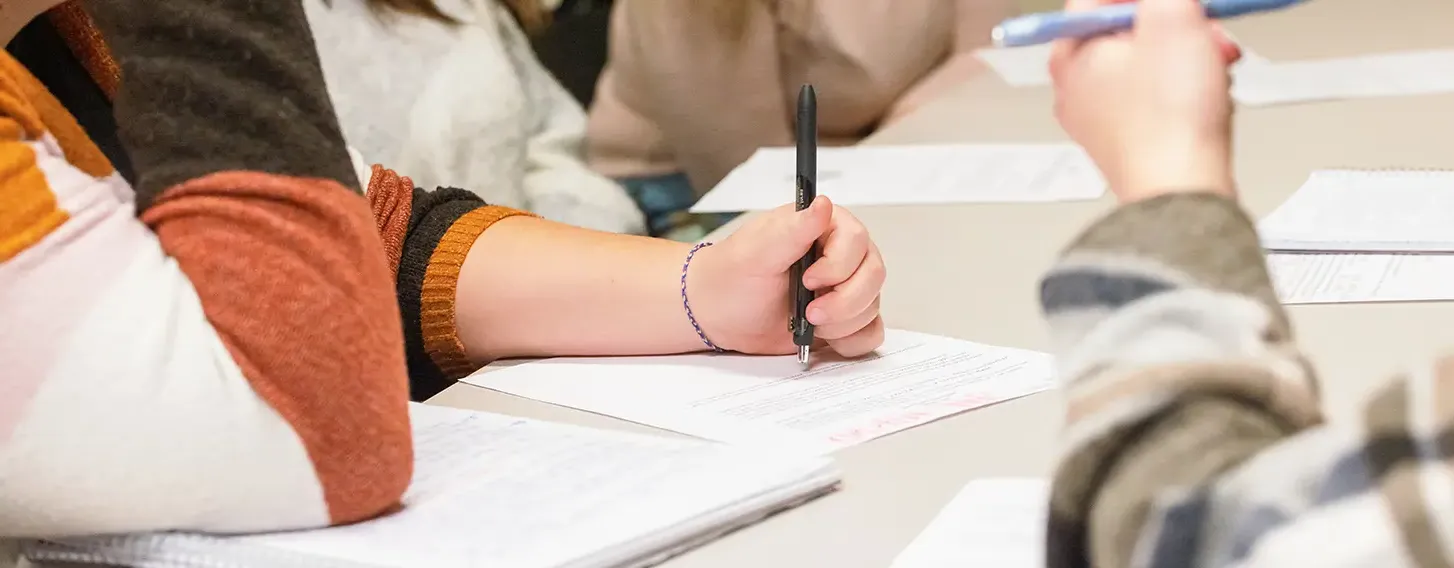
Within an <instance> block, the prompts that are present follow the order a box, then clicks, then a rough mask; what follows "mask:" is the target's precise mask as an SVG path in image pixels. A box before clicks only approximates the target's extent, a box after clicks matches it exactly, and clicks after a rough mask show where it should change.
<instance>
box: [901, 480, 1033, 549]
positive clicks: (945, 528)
mask: <svg viewBox="0 0 1454 568" xmlns="http://www.w3.org/2000/svg"><path fill="white" fill-rule="evenodd" d="M1049 504H1050V486H1049V484H1048V483H1047V482H1046V481H1045V480H1043V479H981V480H975V481H971V482H969V484H968V485H965V486H964V489H963V490H961V491H960V492H959V495H958V496H956V497H955V498H954V500H952V501H950V502H949V504H948V505H946V506H945V507H944V509H943V510H942V511H940V512H939V516H937V517H935V518H934V521H933V522H931V523H929V526H928V528H926V529H924V532H922V533H920V534H919V537H918V538H916V539H914V542H912V543H910V544H909V547H908V548H905V549H904V551H903V552H901V553H899V557H898V558H896V559H895V560H894V563H893V565H892V567H891V568H968V567H975V568H978V567H981V566H984V567H986V568H989V567H993V568H1044V566H1045V524H1046V514H1047V511H1048V510H1049Z"/></svg>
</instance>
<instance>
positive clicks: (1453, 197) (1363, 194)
mask: <svg viewBox="0 0 1454 568" xmlns="http://www.w3.org/2000/svg"><path fill="white" fill-rule="evenodd" d="M1258 230H1259V232H1260V233H1261V235H1262V242H1263V246H1264V247H1265V248H1266V249H1267V250H1268V251H1270V252H1271V254H1270V255H1269V256H1268V265H1269V267H1270V269H1271V271H1272V277H1273V283H1274V285H1276V286H1277V289H1278V293H1279V295H1280V296H1281V297H1282V300H1283V302H1284V303H1288V304H1311V303H1334V302H1399V301H1428V300H1451V299H1454V254H1451V253H1454V172H1440V171H1350V170H1331V171H1319V172H1314V173H1313V174H1312V175H1311V176H1310V177H1309V178H1308V180H1307V182H1305V183H1304V184H1303V186H1302V187H1301V188H1299V189H1298V191H1297V192H1296V193H1294V194H1293V196H1292V197H1291V198H1289V199H1288V200H1287V201H1286V202H1285V203H1283V204H1282V205H1281V206H1280V207H1278V208H1277V210H1275V211H1273V212H1272V214H1270V215H1268V216H1267V218H1266V219H1263V220H1262V222H1260V223H1259V224H1258Z"/></svg>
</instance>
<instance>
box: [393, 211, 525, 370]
mask: <svg viewBox="0 0 1454 568" xmlns="http://www.w3.org/2000/svg"><path fill="white" fill-rule="evenodd" d="M516 216H528V217H534V216H535V215H532V214H530V213H527V212H524V211H520V210H517V209H510V208H508V207H500V206H494V205H487V206H485V207H480V208H478V209H475V210H473V211H470V212H469V213H466V214H464V215H463V216H461V217H460V218H459V219H457V220H455V222H454V224H452V225H450V227H449V230H447V231H445V233H444V235H443V236H442V237H440V239H439V244H438V245H437V246H435V247H434V254H432V255H430V257H429V265H428V267H426V268H425V269H424V283H423V285H422V286H420V290H419V329H420V335H421V336H422V338H423V341H424V350H425V352H427V353H428V354H429V359H430V361H432V362H433V363H434V365H435V366H436V367H438V368H439V370H440V372H441V373H443V374H444V376H445V377H446V378H448V379H458V378H460V377H463V376H465V375H467V374H469V373H470V372H472V371H474V369H475V366H474V364H473V363H471V362H470V360H469V358H468V357H466V356H465V350H464V343H462V342H460V340H459V334H458V330H457V329H456V328H455V317H454V313H455V297H456V295H455V291H456V288H458V285H459V271H460V267H462V266H464V260H465V257H466V256H468V255H469V251H470V248H471V247H473V246H474V244H475V239H477V238H479V236H480V234H481V233H484V232H485V229H488V228H490V226H492V225H494V224H495V223H496V222H498V221H500V220H501V219H506V218H509V217H516Z"/></svg>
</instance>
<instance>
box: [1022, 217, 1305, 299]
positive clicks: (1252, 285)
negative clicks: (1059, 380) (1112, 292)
mask: <svg viewBox="0 0 1454 568" xmlns="http://www.w3.org/2000/svg"><path fill="white" fill-rule="evenodd" d="M1087 265H1090V266H1096V267H1098V268H1106V267H1107V265H1121V267H1122V268H1123V269H1127V270H1130V271H1132V272H1139V270H1135V269H1133V267H1132V265H1135V268H1143V269H1144V268H1150V267H1156V268H1158V269H1160V270H1158V272H1165V271H1167V270H1169V271H1170V273H1172V274H1176V275H1178V276H1179V277H1178V278H1174V280H1180V282H1178V284H1180V285H1183V286H1197V287H1201V288H1207V289H1211V290H1216V291H1219V292H1230V293H1233V294H1240V295H1244V296H1248V297H1251V298H1253V299H1255V300H1257V301H1258V302H1259V303H1261V304H1263V305H1264V306H1267V307H1268V308H1269V309H1270V310H1271V311H1272V312H1273V313H1275V314H1277V315H1278V318H1277V319H1282V317H1281V316H1282V310H1281V304H1280V302H1279V301H1278V299H1277V293H1276V292H1275V291H1274V290H1273V287H1272V280H1271V278H1270V277H1269V276H1268V272H1267V261H1266V259H1265V258H1264V257H1263V255H1262V243H1261V241H1259V240H1258V238H1257V229H1256V227H1255V225H1254V224H1253V222H1252V220H1251V219H1250V218H1248V216H1247V214H1246V212H1244V211H1243V210H1242V208H1241V207H1240V206H1239V205H1238V204H1237V202H1236V201H1234V200H1232V199H1228V198H1226V197H1223V196H1221V195H1218V194H1213V193H1176V194H1169V195H1163V196H1160V197H1155V198H1152V199H1147V200H1144V201H1139V202H1136V203H1131V204H1128V205H1124V206H1121V207H1119V208H1117V209H1116V210H1115V211H1113V212H1111V213H1110V214H1109V215H1106V216H1105V217H1104V218H1102V219H1100V220H1099V221H1096V222H1095V223H1093V224H1091V226H1090V227H1089V228H1087V229H1086V230H1085V232H1083V233H1081V235H1080V236H1079V237H1078V238H1076V239H1075V241H1074V242H1073V243H1071V245H1070V247H1069V248H1068V249H1067V250H1066V251H1065V253H1064V255H1063V256H1062V258H1061V260H1060V262H1059V265H1058V266H1057V268H1056V269H1055V270H1053V271H1052V273H1055V272H1078V271H1077V270H1076V268H1079V267H1084V266H1087ZM1168 276H1169V275H1168ZM1042 291H1045V290H1042ZM1150 291H1152V290H1142V292H1150ZM1122 292H1127V293H1130V291H1129V290H1122ZM1133 295H1135V294H1133ZM1133 299H1134V298H1123V299H1122V300H1127V301H1124V302H1118V303H1119V304H1124V303H1129V300H1133ZM1046 300H1050V299H1049V298H1046ZM1050 303H1055V302H1054V301H1051V302H1050Z"/></svg>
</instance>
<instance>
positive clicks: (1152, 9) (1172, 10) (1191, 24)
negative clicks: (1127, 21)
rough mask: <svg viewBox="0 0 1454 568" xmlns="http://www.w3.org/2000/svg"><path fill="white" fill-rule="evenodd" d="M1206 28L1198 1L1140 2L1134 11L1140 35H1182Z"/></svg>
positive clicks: (1205, 20) (1202, 8)
mask: <svg viewBox="0 0 1454 568" xmlns="http://www.w3.org/2000/svg"><path fill="white" fill-rule="evenodd" d="M1207 26H1208V21H1207V13H1206V8H1204V7H1202V3H1201V2H1200V1H1199V0H1141V2H1140V6H1138V7H1137V9H1136V32H1137V33H1138V34H1142V35H1153V36H1162V37H1165V36H1168V35H1182V34H1185V33H1187V32H1190V31H1193V30H1205V29H1206V28H1207Z"/></svg>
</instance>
